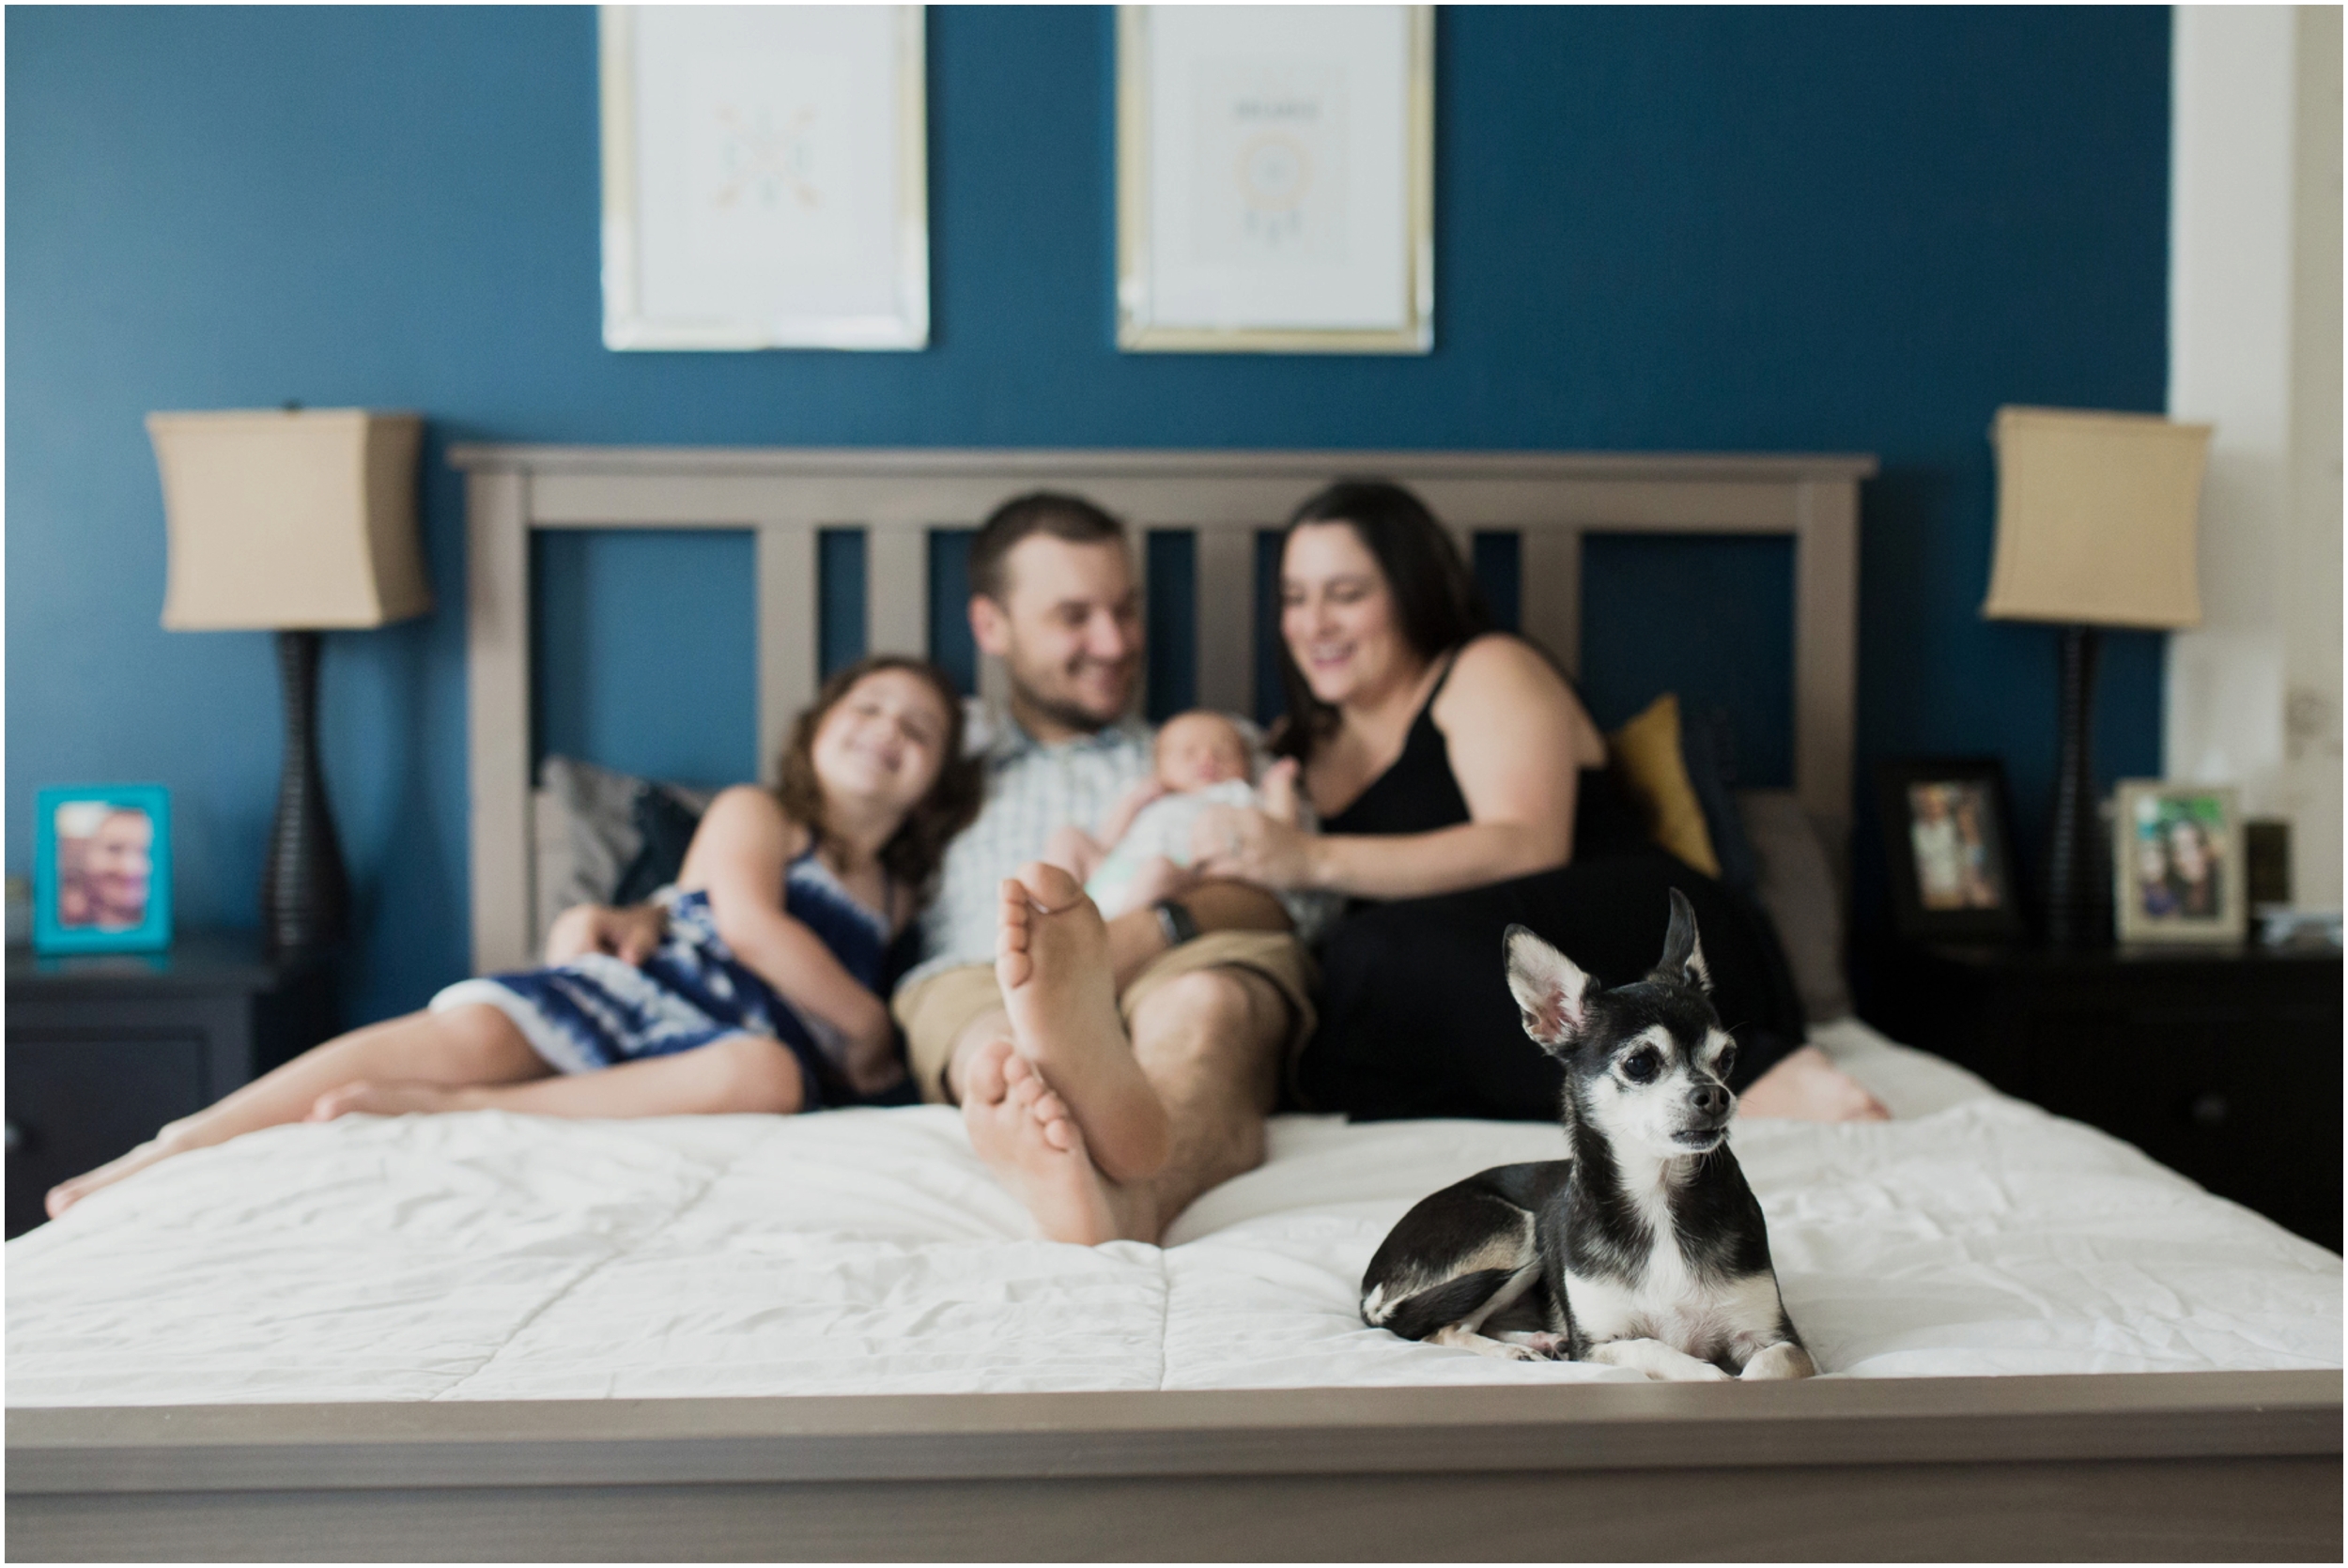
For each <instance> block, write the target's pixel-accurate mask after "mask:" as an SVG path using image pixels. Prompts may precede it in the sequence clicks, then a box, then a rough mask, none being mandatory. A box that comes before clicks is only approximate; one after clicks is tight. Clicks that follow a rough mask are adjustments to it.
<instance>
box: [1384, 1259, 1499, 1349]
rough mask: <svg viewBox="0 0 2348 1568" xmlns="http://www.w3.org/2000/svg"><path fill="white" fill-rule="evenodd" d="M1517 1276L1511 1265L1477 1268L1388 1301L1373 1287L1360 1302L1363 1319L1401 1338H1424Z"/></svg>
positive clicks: (1471, 1310) (1470, 1312)
mask: <svg viewBox="0 0 2348 1568" xmlns="http://www.w3.org/2000/svg"><path fill="white" fill-rule="evenodd" d="M1515 1277H1516V1270H1514V1269H1512V1268H1478V1269H1476V1270H1475V1272H1474V1273H1470V1274H1461V1275H1460V1276H1458V1277H1457V1278H1455V1279H1448V1280H1445V1281H1444V1282H1443V1284H1438V1285H1429V1286H1428V1288H1426V1289H1425V1290H1421V1291H1415V1292H1413V1294H1411V1295H1409V1296H1399V1297H1397V1298H1395V1299H1393V1300H1391V1301H1389V1300H1386V1299H1384V1295H1383V1291H1378V1290H1373V1291H1371V1292H1370V1293H1369V1295H1368V1297H1367V1299H1364V1300H1363V1302H1362V1321H1363V1322H1365V1323H1367V1324H1368V1325H1369V1326H1370V1327H1371V1328H1373V1329H1386V1330H1392V1331H1393V1332H1395V1333H1398V1334H1399V1335H1401V1336H1402V1337H1403V1338H1404V1339H1425V1338H1426V1337H1427V1336H1428V1335H1429V1334H1431V1333H1433V1332H1434V1331H1435V1330H1438V1329H1442V1328H1445V1327H1447V1326H1449V1325H1451V1324H1454V1323H1457V1322H1459V1321H1460V1319H1461V1318H1463V1317H1468V1316H1471V1315H1473V1314H1475V1309H1476V1308H1478V1307H1480V1306H1482V1305H1483V1304H1484V1303H1485V1302H1487V1301H1489V1300H1491V1299H1492V1293H1493V1292H1495V1291H1497V1290H1498V1289H1499V1288H1500V1287H1501V1286H1502V1285H1505V1284H1507V1283H1508V1282H1509V1281H1510V1280H1511V1279H1514V1278H1515Z"/></svg>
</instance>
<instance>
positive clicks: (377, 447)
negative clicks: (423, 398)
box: [147, 408, 432, 631]
mask: <svg viewBox="0 0 2348 1568" xmlns="http://www.w3.org/2000/svg"><path fill="white" fill-rule="evenodd" d="M147 435H148V436H149V437H150V438H152V439H153V441H154V443H155V466H156V467H157V468H158V469H161V470H162V481H163V517H164V522H165V524H166V526H167V528H168V530H169V532H170V537H171V551H170V568H169V576H168V582H167V585H166V587H165V589H164V591H163V624H164V625H165V626H167V627H170V628H171V629H172V630H174V631H222V630H231V629H258V628H272V627H275V628H324V627H332V626H380V625H382V624H384V623H386V622H391V621H404V620H406V619H407V618H408V617H409V616H411V615H422V614H423V613H425V611H426V610H428V609H430V608H431V607H432V591H431V589H430V588H429V587H428V586H427V585H426V584H425V576H424V556H423V552H422V551H421V549H420V548H419V547H418V545H417V540H416V453H417V451H418V448H419V446H420V444H421V443H422V441H423V438H424V422H423V420H421V419H419V418H418V417H417V416H416V415H414V414H378V413H370V412H368V411H367V410H365V409H363V408H305V409H301V410H298V411H290V410H287V411H281V410H278V409H273V408H272V409H237V410H230V411H224V412H218V413H196V414H149V415H147Z"/></svg>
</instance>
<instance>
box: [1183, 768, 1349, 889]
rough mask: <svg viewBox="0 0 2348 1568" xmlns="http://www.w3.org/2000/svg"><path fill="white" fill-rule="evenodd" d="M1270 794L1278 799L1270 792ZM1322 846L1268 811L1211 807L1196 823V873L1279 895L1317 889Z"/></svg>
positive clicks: (1192, 858) (1192, 846)
mask: <svg viewBox="0 0 2348 1568" xmlns="http://www.w3.org/2000/svg"><path fill="white" fill-rule="evenodd" d="M1266 782H1267V784H1269V782H1270V781H1269V779H1267V780H1266ZM1266 797H1267V798H1268V799H1269V798H1274V797H1273V796H1272V792H1271V791H1270V790H1269V789H1267V790H1266ZM1319 843H1320V840H1318V839H1316V838H1313V837H1312V836H1311V835H1310V834H1306V833H1303V832H1300V831H1299V830H1298V829H1297V828H1295V827H1294V826H1293V825H1291V824H1290V823H1288V822H1281V821H1280V820H1279V819H1278V818H1276V817H1274V816H1273V815H1272V814H1271V813H1269V812H1266V811H1258V810H1253V809H1251V808H1249V807H1244V806H1210V807H1207V808H1206V809H1205V810H1204V811H1201V812H1200V813H1199V814H1198V820H1197V822H1194V823H1192V824H1191V829H1190V863H1191V869H1192V870H1194V871H1197V873H1198V874H1199V875H1200V876H1202V877H1228V878H1230V879H1232V880H1234V881H1237V882H1252V883H1254V884H1256V885H1257V886H1259V887H1268V888H1272V889H1274V890H1278V891H1285V890H1287V889H1290V888H1306V887H1315V886H1318V885H1319V881H1318V868H1317V866H1316V864H1315V851H1316V849H1317V848H1318V846H1319Z"/></svg>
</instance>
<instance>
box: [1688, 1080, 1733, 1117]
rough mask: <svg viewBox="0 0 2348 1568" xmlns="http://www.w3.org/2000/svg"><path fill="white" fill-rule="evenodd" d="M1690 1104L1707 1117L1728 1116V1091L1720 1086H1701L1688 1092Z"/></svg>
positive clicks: (1698, 1085)
mask: <svg viewBox="0 0 2348 1568" xmlns="http://www.w3.org/2000/svg"><path fill="white" fill-rule="evenodd" d="M1688 1103H1689V1104H1691V1105H1692V1106H1694V1107H1695V1108H1696V1109H1697V1110H1698V1111H1701V1112H1702V1113H1704V1115H1707V1116H1724V1115H1727V1114H1728V1090H1727V1089H1725V1088H1723V1087H1722V1085H1720V1084H1697V1085H1696V1086H1695V1087H1694V1088H1692V1089H1690V1090H1689V1091H1688Z"/></svg>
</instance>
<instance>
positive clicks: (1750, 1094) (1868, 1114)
mask: <svg viewBox="0 0 2348 1568" xmlns="http://www.w3.org/2000/svg"><path fill="white" fill-rule="evenodd" d="M1737 1109H1738V1112H1739V1113H1740V1114H1741V1115H1748V1116H1784V1117H1787V1118H1790V1119H1792V1120H1797V1121H1812V1122H1888V1121H1890V1120H1891V1119H1892V1113H1891V1112H1889V1111H1887V1110H1885V1109H1884V1108H1883V1102H1882V1101H1881V1100H1879V1099H1876V1097H1875V1096H1873V1095H1871V1094H1869V1093H1868V1092H1867V1091H1866V1090H1865V1089H1863V1088H1861V1086H1860V1084H1859V1081H1858V1080H1857V1079H1855V1078H1853V1077H1852V1076H1851V1075H1850V1074H1848V1073H1846V1072H1845V1071H1844V1070H1843V1069H1842V1068H1838V1067H1836V1066H1835V1065H1834V1063H1833V1062H1832V1061H1831V1060H1830V1059H1829V1058H1828V1056H1827V1053H1825V1052H1823V1051H1821V1050H1819V1049H1818V1048H1817V1047H1816V1046H1815V1045H1805V1046H1803V1047H1802V1048H1801V1049H1800V1051H1797V1052H1795V1053H1793V1054H1792V1055H1790V1056H1787V1057H1785V1058H1784V1060H1783V1061H1780V1062H1779V1063H1778V1064H1777V1065H1776V1066H1775V1067H1772V1068H1769V1071H1767V1072H1765V1073H1763V1074H1762V1075H1761V1076H1760V1077H1758V1078H1756V1079H1754V1080H1753V1086H1752V1087H1751V1088H1749V1089H1747V1090H1746V1091H1745V1092H1744V1093H1743V1094H1742V1095H1739V1096H1738V1099H1737Z"/></svg>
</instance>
